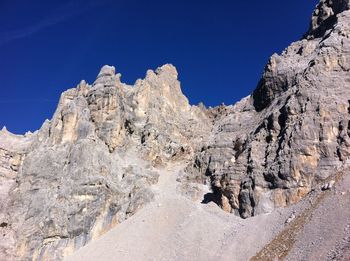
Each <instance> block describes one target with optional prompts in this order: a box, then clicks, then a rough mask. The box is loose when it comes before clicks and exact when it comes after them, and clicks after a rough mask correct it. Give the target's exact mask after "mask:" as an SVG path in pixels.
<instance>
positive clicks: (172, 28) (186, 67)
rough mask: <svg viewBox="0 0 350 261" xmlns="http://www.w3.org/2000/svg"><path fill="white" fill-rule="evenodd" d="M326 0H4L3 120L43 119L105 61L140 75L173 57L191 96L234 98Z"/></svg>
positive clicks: (0, 31) (0, 55)
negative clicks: (323, 0)
mask: <svg viewBox="0 0 350 261" xmlns="http://www.w3.org/2000/svg"><path fill="white" fill-rule="evenodd" d="M317 2H318V1H317V0H307V1H305V0H293V1H281V0H269V1H261V0H259V1H258V0H250V1H233V0H231V1H228V0H215V1H214V0H212V1H209V0H201V1H199V0H191V1H189V0H177V1H167V0H162V1H158V0H155V1H144V0H143V1H141V0H121V1H119V0H115V1H113V0H99V1H97V0H60V1H43V0H40V1H39V0H30V1H28V0H26V1H24V0H23V1H17V0H1V1H0V90H1V96H0V111H1V113H0V128H1V127H2V126H6V127H7V128H8V129H9V130H10V131H11V132H14V133H24V132H26V131H28V130H30V131H34V130H36V129H38V128H40V126H41V124H42V123H43V122H44V120H45V119H47V118H48V119H50V118H51V117H52V114H53V113H54V110H55V108H56V105H57V102H58V99H59V96H60V94H61V93H62V92H63V91H64V90H66V89H68V88H71V87H75V86H76V84H78V83H79V81H80V80H81V79H85V80H87V81H88V82H90V83H92V82H93V80H94V78H95V77H96V75H97V73H98V71H99V69H100V67H101V66H102V65H104V64H110V65H114V66H115V67H116V70H117V71H118V72H120V73H121V74H122V80H123V81H124V82H126V83H129V84H132V83H134V82H135V80H136V79H137V78H143V77H144V75H145V73H146V70H147V69H155V68H157V67H158V66H161V65H162V64H165V63H172V64H174V65H175V66H176V67H177V69H178V71H179V78H180V80H181V83H182V90H183V92H184V93H185V95H186V96H187V97H188V98H189V100H190V103H191V104H198V103H199V102H204V104H206V105H207V106H215V105H219V104H221V103H222V102H224V103H225V104H233V103H235V102H236V101H238V100H240V99H241V98H242V97H244V96H247V95H248V94H250V93H251V92H252V91H253V90H254V88H255V87H256V84H257V82H258V80H259V78H260V77H261V74H262V71H263V68H264V66H265V64H266V62H267V60H268V58H269V57H270V56H271V55H272V54H273V53H274V52H277V53H280V52H281V51H282V50H283V49H284V48H286V47H287V46H288V45H289V44H290V43H291V42H292V41H296V40H298V39H300V37H301V36H302V35H303V33H304V32H305V31H306V30H307V28H308V25H309V20H310V17H311V13H312V10H313V8H314V6H315V5H316V4H317Z"/></svg>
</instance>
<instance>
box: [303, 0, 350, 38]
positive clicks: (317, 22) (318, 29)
mask: <svg viewBox="0 0 350 261" xmlns="http://www.w3.org/2000/svg"><path fill="white" fill-rule="evenodd" d="M349 9H350V0H321V1H320V3H319V4H318V5H317V6H316V8H315V10H314V12H313V14H312V17H311V23H310V28H309V31H308V32H307V34H306V38H318V37H321V36H322V35H324V34H325V32H326V31H327V30H329V29H331V28H332V27H333V26H334V25H335V24H336V22H337V15H338V14H340V13H342V12H344V11H346V10H349Z"/></svg>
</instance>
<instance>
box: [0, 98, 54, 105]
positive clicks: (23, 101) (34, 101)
mask: <svg viewBox="0 0 350 261" xmlns="http://www.w3.org/2000/svg"><path fill="white" fill-rule="evenodd" d="M42 102H48V103H54V102H57V100H53V99H26V100H0V104H12V103H42Z"/></svg>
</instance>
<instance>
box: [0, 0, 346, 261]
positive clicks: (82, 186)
mask: <svg viewBox="0 0 350 261" xmlns="http://www.w3.org/2000/svg"><path fill="white" fill-rule="evenodd" d="M349 6H350V3H349V1H348V0H332V1H331V0H321V2H320V3H319V5H318V6H317V7H316V10H315V11H314V13H313V16H312V21H311V24H310V29H309V30H308V32H307V33H306V34H305V35H304V37H303V38H302V39H301V40H300V41H298V42H295V43H293V44H291V46H289V47H288V48H287V49H286V50H285V51H284V52H283V53H282V54H281V55H277V54H274V55H273V56H272V57H271V58H270V60H269V62H268V64H267V66H266V68H265V71H264V74H263V77H262V79H261V80H260V82H259V84H258V86H257V88H256V90H255V91H254V92H253V94H252V95H250V96H248V97H246V98H244V99H242V100H241V101H240V102H238V103H237V104H235V105H230V106H224V105H222V106H218V107H216V108H209V109H206V108H205V107H204V106H191V105H189V102H188V100H187V99H186V97H185V96H184V95H183V94H182V92H181V89H180V82H179V81H178V78H177V76H178V75H177V71H176V69H175V68H174V67H173V66H172V65H169V64H167V65H164V66H162V67H160V68H158V69H157V70H155V71H152V70H149V71H147V74H146V77H145V79H142V80H137V81H136V83H135V85H134V86H128V85H126V84H124V83H122V82H121V80H120V78H121V75H120V74H116V72H115V68H114V67H111V66H104V67H103V68H102V69H101V71H100V73H99V74H98V76H97V79H96V81H95V82H94V83H93V84H92V85H89V84H87V83H86V82H85V81H82V82H80V83H79V85H78V86H77V87H76V88H72V89H69V90H67V91H65V92H64V93H63V94H62V96H61V98H60V101H59V104H58V107H57V110H56V112H55V113H54V115H53V118H52V120H50V121H49V120H47V121H46V122H45V123H44V124H43V126H42V127H41V129H40V130H38V131H36V132H35V133H27V134H25V135H23V136H17V135H13V134H11V133H9V132H8V131H7V130H6V129H5V128H4V129H3V130H1V131H0V231H1V233H2V240H0V259H11V258H12V259H13V260H17V259H18V260H60V259H62V258H63V257H64V256H67V255H68V254H70V253H71V252H73V251H74V250H75V249H77V248H79V247H81V246H83V245H84V244H86V243H87V242H88V241H90V240H92V239H94V238H96V237H98V236H99V235H101V234H103V233H104V232H105V231H107V230H109V229H110V228H112V227H113V226H115V225H116V224H118V223H120V222H122V221H123V220H125V219H126V218H128V217H129V216H131V215H133V214H134V213H136V212H137V210H138V209H140V208H141V207H142V206H143V205H144V204H146V203H147V202H149V201H151V200H152V198H153V193H152V190H150V186H151V185H152V184H155V183H157V181H158V176H159V169H161V168H162V166H165V165H167V164H169V163H171V162H184V163H186V164H187V165H186V168H185V169H184V172H183V175H182V176H181V178H180V179H179V181H180V182H181V186H180V187H181V190H182V192H183V193H184V194H188V195H192V196H193V195H195V189H196V186H197V184H199V183H204V184H207V185H208V186H210V188H211V190H212V195H211V196H212V200H214V201H215V202H216V203H217V204H218V205H220V206H221V207H222V208H223V209H224V210H225V211H227V212H232V213H234V214H236V215H240V216H241V217H243V218H248V217H251V216H253V215H258V214H260V213H265V212H269V211H272V210H273V209H274V208H277V207H283V206H287V205H290V204H293V203H296V202H298V201H299V200H300V199H301V198H303V197H304V196H305V195H306V194H307V193H308V192H310V191H311V190H312V189H313V188H314V187H315V186H316V185H317V184H318V183H319V182H321V181H322V180H325V179H326V178H327V177H328V176H329V175H331V174H332V173H334V171H336V170H337V169H339V168H341V167H342V166H343V165H344V164H347V163H348V158H349V155H350V123H349V122H350V121H349V116H350V73H349V71H350V39H349V38H350V23H349V21H350V11H348V9H349Z"/></svg>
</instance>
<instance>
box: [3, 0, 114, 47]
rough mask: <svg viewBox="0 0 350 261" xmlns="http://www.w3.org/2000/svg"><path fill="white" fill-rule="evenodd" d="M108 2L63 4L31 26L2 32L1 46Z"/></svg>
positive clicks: (79, 0) (72, 2)
mask: <svg viewBox="0 0 350 261" xmlns="http://www.w3.org/2000/svg"><path fill="white" fill-rule="evenodd" d="M108 2H110V0H103V1H93V0H90V1H82V0H72V1H71V2H69V3H67V4H65V5H64V6H62V7H61V8H59V9H57V10H55V11H54V12H53V13H52V14H51V15H49V16H46V17H44V18H43V19H42V20H40V21H38V22H37V23H35V24H31V25H29V26H26V27H24V28H20V29H17V30H10V31H2V32H0V46H2V45H4V44H8V43H10V42H12V41H15V40H18V39H21V38H25V37H27V36H30V35H33V34H35V33H37V32H39V31H41V30H43V29H45V28H48V27H50V26H53V25H56V24H59V23H61V22H64V21H66V20H68V19H70V18H72V17H74V16H77V15H79V14H82V13H84V12H86V11H88V10H90V9H91V8H93V7H96V6H100V5H103V4H106V3H108Z"/></svg>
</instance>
